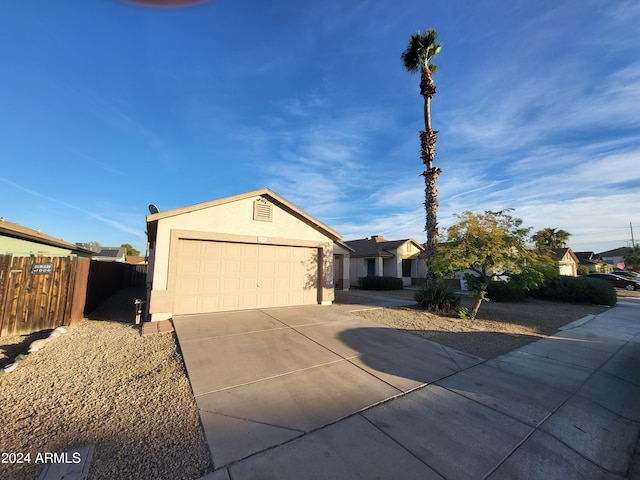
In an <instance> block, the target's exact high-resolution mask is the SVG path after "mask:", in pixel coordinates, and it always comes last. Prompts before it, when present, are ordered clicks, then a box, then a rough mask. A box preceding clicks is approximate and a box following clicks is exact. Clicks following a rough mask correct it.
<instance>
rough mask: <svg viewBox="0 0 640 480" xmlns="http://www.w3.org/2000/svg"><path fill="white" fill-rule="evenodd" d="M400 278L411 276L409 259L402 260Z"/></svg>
mask: <svg viewBox="0 0 640 480" xmlns="http://www.w3.org/2000/svg"><path fill="white" fill-rule="evenodd" d="M402 276H403V277H410V276H411V259H409V258H403V259H402Z"/></svg>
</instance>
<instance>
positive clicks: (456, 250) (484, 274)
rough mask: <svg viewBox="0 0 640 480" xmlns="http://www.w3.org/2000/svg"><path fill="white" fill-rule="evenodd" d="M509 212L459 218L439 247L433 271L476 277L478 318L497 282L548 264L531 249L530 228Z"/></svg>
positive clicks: (471, 213)
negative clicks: (505, 277)
mask: <svg viewBox="0 0 640 480" xmlns="http://www.w3.org/2000/svg"><path fill="white" fill-rule="evenodd" d="M509 212H510V210H501V211H499V212H491V211H486V212H484V213H483V214H474V213H473V212H470V211H466V212H464V213H462V214H456V218H457V219H458V221H457V222H456V223H455V224H453V225H452V226H450V227H449V228H448V229H447V235H446V241H445V242H441V243H439V244H438V247H437V252H436V253H437V254H436V258H435V259H434V262H433V265H434V269H435V270H438V271H440V272H447V271H449V272H451V271H456V270H468V271H470V272H473V273H472V275H473V277H475V281H474V284H475V285H474V287H476V290H475V304H474V306H473V311H472V316H473V317H475V316H476V314H477V313H478V309H479V308H480V305H481V303H482V301H483V300H485V299H486V290H487V287H488V285H489V282H491V281H492V280H493V279H494V278H497V277H503V276H510V275H514V274H518V273H521V272H522V271H523V270H525V269H526V268H527V267H528V266H530V265H536V264H539V263H540V262H546V261H547V258H546V257H545V256H544V253H542V252H541V251H540V250H539V249H538V248H532V246H531V244H530V238H529V234H530V232H531V228H530V227H528V228H526V227H523V226H522V220H521V219H519V218H516V217H513V216H512V215H511V214H510V213H509Z"/></svg>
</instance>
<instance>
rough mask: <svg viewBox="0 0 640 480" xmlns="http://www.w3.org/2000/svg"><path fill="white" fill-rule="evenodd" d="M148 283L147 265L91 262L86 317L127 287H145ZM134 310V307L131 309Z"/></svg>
mask: <svg viewBox="0 0 640 480" xmlns="http://www.w3.org/2000/svg"><path fill="white" fill-rule="evenodd" d="M146 281H147V265H145V264H143V265H133V264H128V263H120V262H100V261H97V260H91V266H90V268H89V278H88V279H87V287H86V292H87V294H86V302H85V308H84V313H85V315H86V314H88V313H90V312H91V311H92V310H94V309H95V308H96V307H97V306H98V305H100V304H101V303H102V302H103V301H105V300H106V299H107V298H109V297H110V296H111V295H113V294H114V293H116V292H117V291H118V290H120V289H122V288H127V287H143V286H145V285H146ZM131 308H132V309H133V307H131Z"/></svg>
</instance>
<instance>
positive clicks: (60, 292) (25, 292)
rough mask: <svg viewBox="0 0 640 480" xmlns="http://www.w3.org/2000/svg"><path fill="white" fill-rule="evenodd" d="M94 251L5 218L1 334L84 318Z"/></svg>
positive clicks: (0, 234)
mask: <svg viewBox="0 0 640 480" xmlns="http://www.w3.org/2000/svg"><path fill="white" fill-rule="evenodd" d="M92 253H93V252H91V251H90V250H87V249H85V248H82V247H79V246H77V245H74V244H72V243H69V242H65V241H64V240H62V239H58V238H55V237H52V236H50V235H46V234H44V233H42V232H41V231H40V230H33V229H31V228H27V227H23V226H22V225H19V224H17V223H12V222H7V221H6V220H5V219H4V218H0V336H5V335H27V334H30V333H33V332H38V331H41V330H47V329H53V328H56V327H58V326H60V325H69V324H71V323H73V322H76V321H79V320H80V319H82V317H83V312H84V307H85V294H86V291H87V275H88V272H89V264H90V263H91V260H90V259H89V258H90V257H91V254H92Z"/></svg>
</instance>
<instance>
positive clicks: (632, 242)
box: [629, 222, 636, 247]
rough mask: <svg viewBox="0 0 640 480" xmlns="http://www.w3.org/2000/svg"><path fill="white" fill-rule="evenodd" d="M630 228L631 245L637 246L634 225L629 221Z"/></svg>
mask: <svg viewBox="0 0 640 480" xmlns="http://www.w3.org/2000/svg"><path fill="white" fill-rule="evenodd" d="M629 228H630V229H631V246H632V247H635V246H636V242H635V240H634V239H633V225H632V224H631V222H629Z"/></svg>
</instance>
